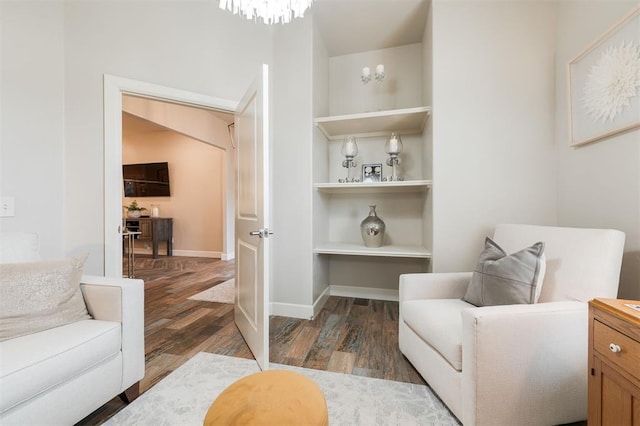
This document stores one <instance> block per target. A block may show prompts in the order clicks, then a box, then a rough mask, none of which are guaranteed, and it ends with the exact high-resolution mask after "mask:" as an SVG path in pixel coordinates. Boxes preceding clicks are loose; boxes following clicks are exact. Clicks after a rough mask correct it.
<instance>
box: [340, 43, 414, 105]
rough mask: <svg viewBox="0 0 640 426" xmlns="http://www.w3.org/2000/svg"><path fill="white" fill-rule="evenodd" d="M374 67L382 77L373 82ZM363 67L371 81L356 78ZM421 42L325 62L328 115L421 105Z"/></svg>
mask: <svg viewBox="0 0 640 426" xmlns="http://www.w3.org/2000/svg"><path fill="white" fill-rule="evenodd" d="M378 64H382V65H384V70H385V77H384V80H383V81H382V82H379V81H376V80H375V78H374V73H375V69H376V66H377V65H378ZM363 67H369V68H370V70H371V81H369V82H368V83H367V84H363V83H362V81H361V79H360V74H361V70H362V68H363ZM421 86H422V43H415V44H408V45H404V46H398V47H392V48H388V49H379V50H370V51H367V52H359V53H353V54H350V55H342V56H333V57H331V58H330V60H329V87H330V93H329V114H330V115H343V114H356V113H362V112H372V111H382V110H391V109H400V108H409V107H417V106H422V92H421V90H420V87H421Z"/></svg>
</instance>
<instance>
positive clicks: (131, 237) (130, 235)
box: [122, 230, 142, 278]
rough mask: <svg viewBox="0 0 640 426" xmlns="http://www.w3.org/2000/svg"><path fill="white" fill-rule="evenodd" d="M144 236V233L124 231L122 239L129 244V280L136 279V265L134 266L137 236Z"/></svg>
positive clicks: (127, 248)
mask: <svg viewBox="0 0 640 426" xmlns="http://www.w3.org/2000/svg"><path fill="white" fill-rule="evenodd" d="M140 234H142V232H138V231H135V232H134V231H128V230H127V231H124V232H123V233H122V238H124V239H125V240H126V242H127V244H126V251H127V275H126V277H127V278H135V270H134V268H135V265H134V260H135V258H134V250H133V249H134V248H135V242H136V236H137V235H140Z"/></svg>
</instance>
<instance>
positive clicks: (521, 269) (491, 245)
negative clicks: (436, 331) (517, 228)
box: [464, 237, 546, 306]
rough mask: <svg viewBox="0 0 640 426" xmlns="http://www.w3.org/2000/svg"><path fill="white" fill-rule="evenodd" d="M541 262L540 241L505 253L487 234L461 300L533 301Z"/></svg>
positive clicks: (490, 303) (476, 302)
mask: <svg viewBox="0 0 640 426" xmlns="http://www.w3.org/2000/svg"><path fill="white" fill-rule="evenodd" d="M545 265H546V262H545V260H544V243H543V242H537V243H535V244H533V245H532V246H531V247H527V248H524V249H522V250H520V251H518V252H516V253H513V254H509V255H508V254H507V253H505V251H504V250H503V249H502V248H501V247H500V246H499V245H498V244H497V243H495V242H494V241H493V240H491V238H488V237H487V238H486V239H485V247H484V250H483V251H482V253H480V257H479V259H478V263H477V265H476V268H475V269H474V271H473V275H472V277H471V282H470V283H469V287H468V288H467V293H466V294H465V296H464V300H465V301H467V302H469V303H471V304H473V305H475V306H493V305H513V304H518V303H536V302H537V301H538V298H539V297H540V291H541V290H542V281H543V279H544V273H545Z"/></svg>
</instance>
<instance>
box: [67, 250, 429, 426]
mask: <svg viewBox="0 0 640 426" xmlns="http://www.w3.org/2000/svg"><path fill="white" fill-rule="evenodd" d="M125 270H126V269H125ZM135 271H136V278H141V279H143V280H144V281H145V353H146V372H145V377H144V379H143V380H142V382H141V384H140V391H141V392H145V391H146V390H148V389H149V388H150V387H152V386H153V385H154V384H156V383H157V382H158V381H160V380H162V378H164V377H165V376H166V375H167V374H169V373H170V372H172V371H173V370H175V369H176V368H178V367H179V366H180V365H182V364H183V363H185V362H186V361H187V360H188V359H189V358H191V357H192V356H194V355H195V354H197V353H198V352H201V351H202V352H210V353H216V354H221V355H228V356H234V357H241V358H252V355H251V351H250V350H249V348H248V347H247V345H246V343H245V342H244V340H243V338H242V336H241V335H240V332H239V331H238V329H237V328H236V326H235V323H234V322H233V305H229V304H222V303H215V302H203V301H195V300H189V299H188V298H189V297H191V296H192V295H194V294H196V293H199V292H201V291H203V290H206V289H208V288H210V287H212V286H214V285H217V284H220V283H222V282H224V281H226V280H228V279H229V278H232V277H233V274H234V264H233V262H232V261H231V262H229V261H221V260H218V259H207V258H197V257H177V256H174V257H166V256H160V257H159V258H158V259H152V258H151V256H140V255H139V256H136V260H135ZM269 325H270V353H269V356H270V361H271V362H274V363H279V364H288V365H295V366H300V367H306V368H314V369H319V370H327V371H335V372H342V373H348V374H356V375H361V376H368V377H376V378H383V379H388V380H396V381H402V382H410V383H419V384H424V381H423V379H422V378H421V377H420V376H419V375H418V373H417V372H416V371H415V370H414V368H413V367H412V366H411V364H410V363H409V362H408V361H407V360H406V359H405V358H404V357H403V355H402V354H401V353H400V351H399V350H398V303H397V302H386V301H380V300H368V299H354V298H346V297H334V296H332V297H330V298H329V300H328V302H327V303H326V304H325V306H324V308H323V309H322V311H321V312H320V314H319V315H318V316H317V317H316V318H314V319H313V320H301V319H296V318H287V317H280V316H272V317H271V318H270V323H269ZM124 407H125V404H124V402H122V401H121V400H120V398H114V399H113V400H111V401H109V403H107V404H105V405H104V406H102V407H101V408H100V409H98V410H97V411H95V412H94V413H92V414H91V415H89V416H88V417H86V418H85V419H84V420H82V421H81V422H80V423H78V424H79V425H99V424H101V423H103V422H104V421H105V420H107V419H109V418H110V417H111V416H113V415H114V414H115V413H117V412H118V411H119V410H121V409H122V408H124Z"/></svg>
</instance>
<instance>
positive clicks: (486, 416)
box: [398, 225, 624, 426]
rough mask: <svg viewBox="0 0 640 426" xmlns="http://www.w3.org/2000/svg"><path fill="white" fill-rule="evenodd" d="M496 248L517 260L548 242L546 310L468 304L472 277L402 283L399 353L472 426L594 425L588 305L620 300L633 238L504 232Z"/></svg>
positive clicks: (503, 228) (535, 229) (510, 228)
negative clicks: (586, 421) (600, 299)
mask: <svg viewBox="0 0 640 426" xmlns="http://www.w3.org/2000/svg"><path fill="white" fill-rule="evenodd" d="M493 239H494V241H496V242H497V243H498V244H499V245H500V246H501V247H502V248H503V249H504V251H505V252H506V253H508V254H510V253H514V252H516V251H519V250H521V249H523V248H524V247H528V246H530V245H532V244H534V243H536V242H537V241H543V242H545V244H546V248H545V256H546V273H545V275H544V281H543V287H542V294H541V295H540V299H539V301H538V303H536V304H518V305H501V306H485V307H475V306H474V305H471V304H469V303H466V302H465V301H464V300H462V298H463V297H464V296H465V293H466V291H467V287H468V286H469V282H470V279H471V276H472V273H471V272H469V273H434V274H406V275H402V276H400V299H399V303H400V318H399V335H398V341H399V346H400V350H401V351H402V353H403V354H404V355H405V356H406V357H407V359H408V360H409V361H410V362H411V363H412V364H413V365H414V367H415V368H416V369H417V370H418V372H419V373H420V374H421V375H422V376H423V377H424V379H425V380H426V381H427V383H428V384H429V385H430V386H431V388H432V389H433V390H434V391H435V392H436V393H437V394H438V395H439V396H440V398H441V399H442V400H443V401H444V403H445V404H446V405H447V406H448V407H449V408H450V409H451V411H452V412H453V414H455V416H456V417H458V419H460V420H461V421H462V423H463V424H464V425H491V426H499V425H519V426H522V425H553V424H563V423H570V422H576V421H581V420H584V419H586V418H587V353H588V351H587V347H588V346H587V341H588V304H587V302H588V301H589V300H591V299H592V298H596V297H605V298H615V297H616V296H617V292H618V283H619V275H620V266H621V262H622V253H623V247H624V233H622V232H620V231H616V230H599V229H576V228H557V227H543V226H528V225H499V226H498V227H497V228H496V230H495V234H494V238H493ZM478 251H479V252H480V250H478Z"/></svg>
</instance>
